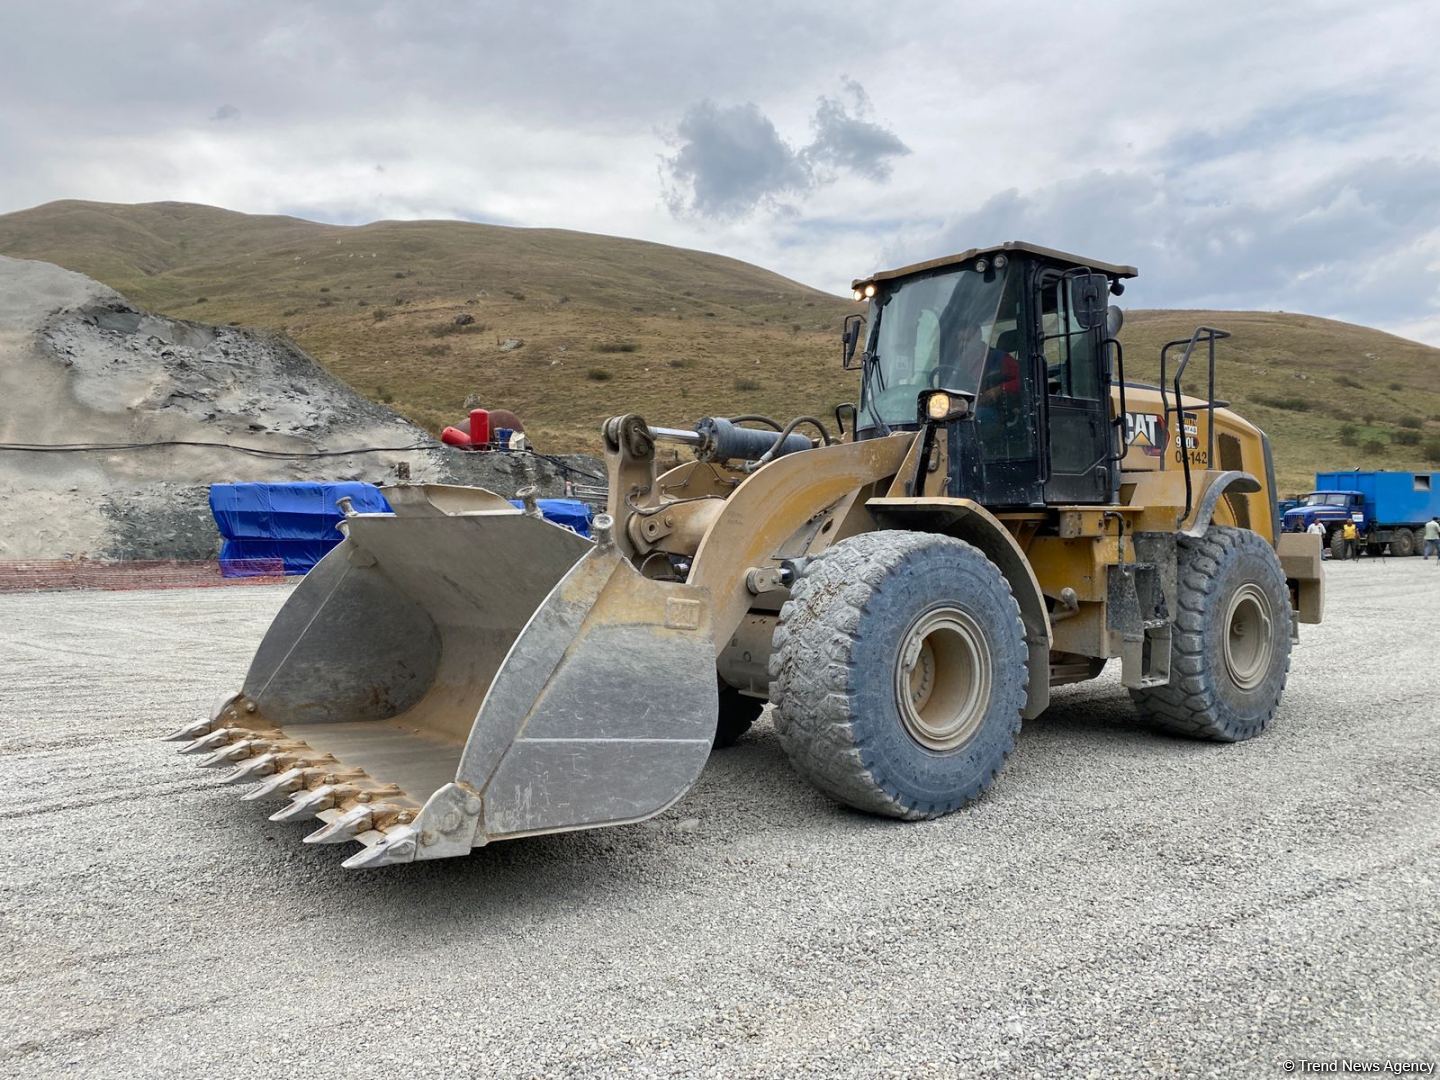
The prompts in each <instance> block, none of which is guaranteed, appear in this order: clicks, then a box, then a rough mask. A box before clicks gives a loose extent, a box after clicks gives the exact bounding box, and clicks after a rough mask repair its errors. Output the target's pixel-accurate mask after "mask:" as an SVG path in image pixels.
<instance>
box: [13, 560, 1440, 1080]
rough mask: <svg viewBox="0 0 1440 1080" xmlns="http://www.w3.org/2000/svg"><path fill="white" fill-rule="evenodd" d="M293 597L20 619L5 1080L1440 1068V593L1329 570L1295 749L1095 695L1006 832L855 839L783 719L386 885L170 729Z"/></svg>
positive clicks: (198, 600) (73, 601)
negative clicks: (649, 804) (205, 764)
mask: <svg viewBox="0 0 1440 1080" xmlns="http://www.w3.org/2000/svg"><path fill="white" fill-rule="evenodd" d="M285 595H286V589H285V588H284V587H254V588H245V589H208V590H205V589H202V590H187V591H169V592H134V593H110V594H105V593H60V594H48V595H11V596H0V655H3V656H4V657H5V662H4V669H3V675H0V792H3V793H4V799H3V802H0V817H3V818H4V822H3V828H4V835H5V837H6V839H7V841H8V842H9V844H10V850H11V855H10V857H9V858H7V859H6V860H5V864H4V869H3V870H0V898H3V900H0V934H3V938H0V940H3V941H4V943H5V944H4V948H3V950H0V1072H3V1073H5V1074H8V1075H12V1076H22V1075H23V1076H26V1077H42V1076H54V1075H61V1074H63V1075H65V1076H67V1077H84V1076H95V1077H107V1078H108V1077H115V1076H157V1077H158V1076H172V1075H183V1076H198V1075H205V1076H213V1077H229V1076H247V1077H248V1076H276V1077H280V1076H295V1075H336V1076H345V1077H369V1076H401V1077H407V1076H438V1075H465V1074H468V1075H475V1076H510V1075H517V1076H528V1075H545V1076H555V1075H562V1076H563V1075H585V1076H591V1075H599V1076H623V1075H642V1076H650V1075H663V1076H669V1075H685V1076H691V1075H700V1076H725V1077H730V1076H774V1077H782V1076H783V1077H790V1076H796V1075H816V1076H864V1077H870V1076H917V1077H929V1076H998V1075H1007V1076H1008V1075H1027V1076H1028V1075H1055V1076H1059V1075H1064V1076H1075V1075H1080V1076H1106V1077H1110V1076H1122V1075H1154V1074H1161V1075H1172V1074H1173V1075H1183V1076H1193V1075H1213V1076H1225V1077H1232V1076H1239V1075H1253V1076H1272V1075H1283V1073H1282V1071H1281V1070H1282V1062H1283V1061H1284V1059H1286V1058H1296V1059H1312V1060H1313V1059H1320V1060H1330V1059H1334V1058H1337V1057H1338V1058H1347V1057H1348V1058H1365V1059H1384V1058H1412V1059H1424V1060H1429V1061H1434V1060H1436V1059H1437V1057H1440V726H1437V718H1440V709H1437V707H1436V699H1437V696H1440V674H1437V671H1436V667H1435V657H1436V645H1437V642H1440V631H1437V630H1436V629H1435V626H1436V612H1437V610H1440V572H1437V571H1436V568H1435V565H1434V564H1433V563H1431V564H1428V565H1427V564H1425V563H1422V562H1420V561H1419V560H1415V559H1411V560H1390V561H1389V562H1387V563H1384V564H1374V563H1364V564H1360V565H1355V564H1345V565H1341V566H1336V567H1334V568H1333V569H1332V571H1331V573H1330V595H1329V615H1330V622H1328V623H1327V624H1326V625H1324V626H1320V627H1304V628H1303V637H1304V640H1303V641H1302V643H1301V645H1300V647H1299V648H1298V649H1297V651H1296V654H1295V663H1294V667H1293V669H1292V672H1291V679H1290V689H1289V691H1288V692H1287V696H1286V699H1285V706H1284V708H1283V709H1282V711H1281V714H1280V716H1279V718H1278V719H1277V721H1276V723H1275V726H1274V727H1273V728H1272V730H1271V731H1270V732H1269V733H1268V734H1267V735H1265V736H1264V737H1262V738H1260V739H1258V740H1256V741H1254V742H1251V743H1247V744H1242V745H1238V746H1212V745H1205V744H1198V743H1192V742H1188V741H1183V740H1179V739H1175V738H1168V737H1163V736H1160V735H1157V734H1155V733H1153V732H1150V731H1147V730H1146V729H1144V728H1143V727H1142V726H1141V725H1140V724H1139V722H1138V721H1137V719H1136V716H1135V713H1134V710H1133V709H1132V707H1131V705H1130V702H1129V699H1128V697H1127V696H1126V694H1125V692H1124V690H1123V689H1121V688H1120V686H1119V685H1118V683H1117V682H1116V681H1115V679H1114V678H1113V677H1105V678H1103V679H1101V680H1099V681H1097V682H1095V683H1090V684H1085V685H1081V686H1077V687H1070V688H1065V689H1062V690H1061V691H1059V692H1058V694H1057V700H1056V702H1055V704H1054V705H1053V706H1052V708H1051V709H1050V711H1049V712H1048V713H1047V714H1046V715H1045V716H1044V717H1042V718H1040V719H1039V720H1037V721H1034V722H1031V723H1029V724H1027V725H1026V728H1025V730H1024V731H1023V732H1022V734H1021V736H1020V742H1019V748H1018V751H1017V753H1016V754H1015V756H1014V757H1013V758H1012V760H1011V765H1010V768H1009V770H1008V772H1007V773H1006V775H1005V776H1004V777H1002V779H1001V781H1000V782H999V784H998V785H997V786H996V788H995V789H994V790H993V792H992V793H991V794H990V795H988V796H987V797H986V798H984V799H983V800H982V801H981V802H980V803H979V804H977V805H975V806H973V807H971V808H969V809H968V810H966V811H963V812H961V813H958V814H955V815H953V816H951V817H949V818H946V819H943V820H941V821H936V822H931V823H925V824H902V823H895V822H890V821H880V820H875V819H871V818H867V817H863V816H860V815H858V814H855V813H851V812H848V811H845V810H841V809H838V808H836V807H835V806H833V805H831V804H829V803H828V802H826V800H825V799H823V798H822V797H821V796H819V795H818V794H816V793H815V792H813V791H811V790H809V789H808V788H806V787H805V786H804V785H803V784H801V783H800V782H799V781H798V780H796V779H795V778H794V777H793V775H792V774H791V773H790V770H789V768H788V766H787V765H786V763H785V760H784V757H783V755H782V754H781V752H780V748H779V746H778V745H777V743H776V740H775V737H774V735H773V733H772V731H771V730H770V728H769V726H768V723H765V724H762V725H760V726H759V727H758V728H757V729H756V731H755V732H754V733H753V734H752V735H750V736H749V737H747V738H746V739H745V740H744V741H743V742H742V743H741V744H740V745H739V746H738V747H736V748H735V749H733V750H730V751H723V752H720V753H719V754H717V755H716V757H715V760H714V762H713V763H712V765H711V767H710V768H709V769H708V770H707V771H706V773H705V774H704V776H703V777H702V779H701V781H700V783H699V785H698V786H697V787H696V788H695V790H694V791H693V792H692V793H691V794H690V795H688V796H687V797H686V798H685V799H684V800H683V801H682V802H681V803H680V804H679V805H678V806H676V807H675V808H673V809H672V810H670V811H669V812H668V813H666V814H664V815H662V816H661V817H660V818H659V819H657V820H655V821H652V822H649V823H647V824H644V825H639V826H632V827H627V828H619V829H610V830H602V831H600V832H594V833H575V834H569V835H563V836H555V837H546V838H539V839H532V840H517V841H510V842H507V843H503V844H498V845H495V846H493V847H491V848H487V849H484V850H481V851H477V852H476V853H474V854H473V855H472V856H471V857H470V858H468V859H452V860H445V861H442V862H437V863H425V864H416V865H413V866H402V867H393V868H387V869H385V870H381V871H371V872H365V873H353V872H348V871H344V870H341V869H340V866H339V861H340V858H339V853H338V852H337V851H336V849H334V848H330V847H321V848H315V847H306V846H304V845H302V844H300V843H299V837H300V836H301V835H302V834H303V832H304V831H305V828H307V827H304V826H295V827H290V826H279V825H274V824H271V823H270V822H268V821H266V820H265V818H264V816H263V813H262V812H261V811H260V810H259V809H258V808H257V807H256V806H255V805H254V804H249V803H241V802H240V801H238V800H237V798H236V797H235V794H234V792H233V789H224V788H219V787H217V786H216V782H217V774H216V773H214V772H211V771H209V770H201V769H197V768H195V767H193V766H192V765H191V764H190V762H189V761H187V760H185V759H177V758H176V757H175V755H174V747H173V746H172V745H171V744H165V743H158V742H156V741H155V740H154V737H155V736H157V735H159V734H160V733H162V731H164V730H166V729H169V728H171V727H173V726H175V725H176V724H177V723H179V722H181V721H183V720H186V719H188V718H190V717H192V716H193V715H195V714H197V713H200V712H203V711H204V710H205V709H206V708H207V707H208V706H209V704H210V703H211V702H212V701H213V700H214V699H215V698H217V697H219V696H220V695H222V694H223V693H225V692H228V691H229V690H231V689H233V688H234V687H235V686H237V685H238V683H239V680H240V677H241V675H242V674H243V671H244V668H245V666H246V664H247V663H248V660H249V657H250V654H251V652H252V650H253V648H254V646H255V644H256V643H257V642H258V640H259V638H260V636H261V634H262V633H263V631H264V629H265V627H266V626H267V624H268V622H269V620H270V618H271V616H272V614H273V613H274V611H275V610H276V608H277V607H278V606H279V605H280V603H281V602H282V601H283V599H284V597H285Z"/></svg>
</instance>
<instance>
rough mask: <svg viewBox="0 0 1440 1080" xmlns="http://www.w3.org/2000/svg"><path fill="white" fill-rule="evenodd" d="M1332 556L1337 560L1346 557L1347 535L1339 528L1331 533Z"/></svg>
mask: <svg viewBox="0 0 1440 1080" xmlns="http://www.w3.org/2000/svg"><path fill="white" fill-rule="evenodd" d="M1330 558H1332V559H1334V560H1335V561H1336V562H1339V561H1340V560H1341V559H1343V558H1345V537H1344V535H1343V534H1342V533H1341V532H1340V530H1339V529H1336V530H1335V531H1334V532H1332V533H1331V534H1330Z"/></svg>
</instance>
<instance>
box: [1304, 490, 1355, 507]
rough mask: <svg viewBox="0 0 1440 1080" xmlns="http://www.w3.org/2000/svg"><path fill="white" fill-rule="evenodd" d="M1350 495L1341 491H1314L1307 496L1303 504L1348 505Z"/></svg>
mask: <svg viewBox="0 0 1440 1080" xmlns="http://www.w3.org/2000/svg"><path fill="white" fill-rule="evenodd" d="M1349 502H1350V496H1349V495H1346V494H1344V493H1343V492H1339V491H1312V492H1311V493H1310V494H1309V495H1306V496H1305V500H1304V502H1303V503H1302V504H1301V505H1303V506H1346V505H1348V504H1349Z"/></svg>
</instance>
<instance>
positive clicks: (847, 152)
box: [801, 79, 910, 181]
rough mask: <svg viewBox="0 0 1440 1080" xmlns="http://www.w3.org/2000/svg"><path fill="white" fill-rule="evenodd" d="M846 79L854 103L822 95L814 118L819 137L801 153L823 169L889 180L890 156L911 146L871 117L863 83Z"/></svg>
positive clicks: (811, 122) (901, 153)
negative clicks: (849, 103) (847, 103)
mask: <svg viewBox="0 0 1440 1080" xmlns="http://www.w3.org/2000/svg"><path fill="white" fill-rule="evenodd" d="M842 81H843V83H844V86H845V93H846V94H847V95H848V96H849V98H850V100H851V103H852V104H851V105H849V106H847V105H846V104H845V102H844V101H842V100H840V99H838V98H830V97H822V98H821V99H820V103H819V105H818V106H817V107H816V109H815V116H814V118H813V119H812V120H811V121H810V124H811V127H813V128H814V129H815V138H814V140H813V141H812V142H811V143H810V145H809V146H807V147H806V148H805V149H804V150H802V151H801V154H802V156H803V157H804V158H805V159H806V160H807V161H809V162H812V163H813V164H815V165H817V166H820V167H822V168H824V167H829V168H833V169H839V170H842V171H848V172H853V173H857V174H858V175H860V176H863V177H865V178H866V179H869V180H875V181H884V180H888V179H890V169H891V161H890V159H891V158H895V157H903V156H904V155H906V154H908V153H910V148H909V147H908V146H906V145H905V144H904V143H903V142H901V141H900V138H899V136H897V135H896V134H895V133H894V132H893V131H891V130H890V129H889V128H886V127H882V126H881V125H880V124H877V123H875V122H874V121H873V120H871V119H869V115H870V98H869V96H868V95H867V94H866V93H865V88H864V87H863V86H861V85H860V84H859V83H858V82H856V81H855V80H854V79H844V80H842Z"/></svg>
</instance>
